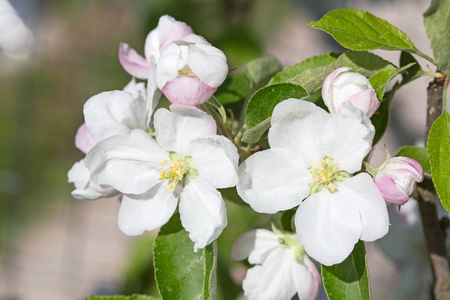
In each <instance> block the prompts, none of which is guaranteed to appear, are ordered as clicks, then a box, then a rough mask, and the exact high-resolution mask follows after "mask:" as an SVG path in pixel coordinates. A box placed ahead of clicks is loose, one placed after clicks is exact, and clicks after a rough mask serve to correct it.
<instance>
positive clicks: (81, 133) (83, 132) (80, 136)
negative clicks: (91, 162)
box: [75, 123, 95, 154]
mask: <svg viewBox="0 0 450 300" xmlns="http://www.w3.org/2000/svg"><path fill="white" fill-rule="evenodd" d="M94 145H95V141H94V139H93V138H92V136H91V134H90V133H89V130H88V128H87V126H86V123H83V124H81V126H80V127H79V128H78V130H77V134H76V135H75V146H76V147H77V148H78V149H80V150H81V151H83V153H84V154H87V153H88V152H89V151H90V150H91V149H92V147H94Z"/></svg>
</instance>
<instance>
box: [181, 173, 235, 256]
mask: <svg viewBox="0 0 450 300" xmlns="http://www.w3.org/2000/svg"><path fill="white" fill-rule="evenodd" d="M179 210H180V219H181V224H182V225H183V227H184V228H185V229H186V231H188V232H189V238H190V239H191V240H192V241H193V242H194V243H195V245H194V251H195V252H197V250H198V249H202V248H204V247H206V246H207V245H209V244H211V243H212V242H213V241H214V240H216V239H217V238H218V237H219V235H220V234H221V233H222V231H223V229H224V228H225V227H226V226H227V209H226V207H225V202H224V201H223V199H222V195H221V194H220V193H219V192H218V191H217V190H216V189H215V188H214V187H213V186H212V185H211V184H210V183H209V182H206V181H204V180H200V179H198V178H197V179H192V180H190V181H189V182H188V183H187V184H186V186H185V187H184V188H183V191H182V192H181V195H180V206H179Z"/></svg>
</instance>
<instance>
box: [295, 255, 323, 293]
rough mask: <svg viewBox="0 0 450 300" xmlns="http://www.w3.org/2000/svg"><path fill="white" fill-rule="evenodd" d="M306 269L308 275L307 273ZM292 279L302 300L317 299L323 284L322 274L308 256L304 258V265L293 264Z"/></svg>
mask: <svg viewBox="0 0 450 300" xmlns="http://www.w3.org/2000/svg"><path fill="white" fill-rule="evenodd" d="M304 267H306V269H307V272H308V273H306V272H305V270H304ZM292 277H293V278H294V284H295V285H296V287H297V293H298V297H299V298H300V299H302V300H314V299H316V298H317V295H318V294H319V287H320V282H321V279H320V274H319V271H317V268H316V266H315V265H314V263H313V262H312V261H311V260H310V259H309V257H308V255H304V256H303V264H300V263H296V264H292Z"/></svg>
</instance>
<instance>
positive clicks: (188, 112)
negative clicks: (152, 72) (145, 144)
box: [153, 106, 217, 156]
mask: <svg viewBox="0 0 450 300" xmlns="http://www.w3.org/2000/svg"><path fill="white" fill-rule="evenodd" d="M153 124H154V126H155V131H156V140H157V141H158V143H159V144H160V145H161V147H163V148H164V149H165V150H167V151H175V152H177V153H178V154H179V155H188V156H189V155H190V153H189V143H190V142H192V141H193V140H195V139H198V138H200V137H207V136H211V135H214V134H216V130H217V128H216V122H215V121H214V119H213V118H212V117H211V116H210V115H208V114H207V113H205V112H204V111H202V110H199V109H197V108H195V107H189V106H182V107H176V108H174V109H173V110H172V111H171V112H170V111H168V110H167V109H163V108H161V109H158V110H157V111H156V113H155V116H154V121H153Z"/></svg>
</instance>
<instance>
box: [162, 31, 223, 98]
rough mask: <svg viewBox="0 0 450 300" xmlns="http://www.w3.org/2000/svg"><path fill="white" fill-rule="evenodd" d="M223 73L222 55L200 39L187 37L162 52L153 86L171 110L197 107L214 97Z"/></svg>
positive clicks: (193, 35)
mask: <svg viewBox="0 0 450 300" xmlns="http://www.w3.org/2000/svg"><path fill="white" fill-rule="evenodd" d="M227 73H228V65H227V59H226V57H225V54H224V53H223V52H222V51H221V50H219V49H217V48H215V47H213V46H211V45H210V44H209V43H208V42H207V41H206V40H205V39H204V38H202V37H201V36H198V35H195V34H191V35H188V36H185V37H184V38H182V39H180V40H177V41H174V42H173V43H171V44H169V45H168V46H167V47H166V48H165V49H164V51H163V52H162V53H161V57H160V59H159V62H158V64H157V66H156V70H155V82H156V85H157V86H158V88H159V89H160V90H161V91H162V92H163V93H164V95H165V96H166V97H167V99H169V101H170V102H171V103H172V104H174V105H175V106H179V105H188V106H198V105H200V104H202V103H204V102H206V101H207V100H208V99H209V98H210V97H211V96H212V95H213V94H214V92H215V91H216V90H217V87H218V86H219V85H221V84H222V83H223V81H224V80H225V78H226V76H227Z"/></svg>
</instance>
